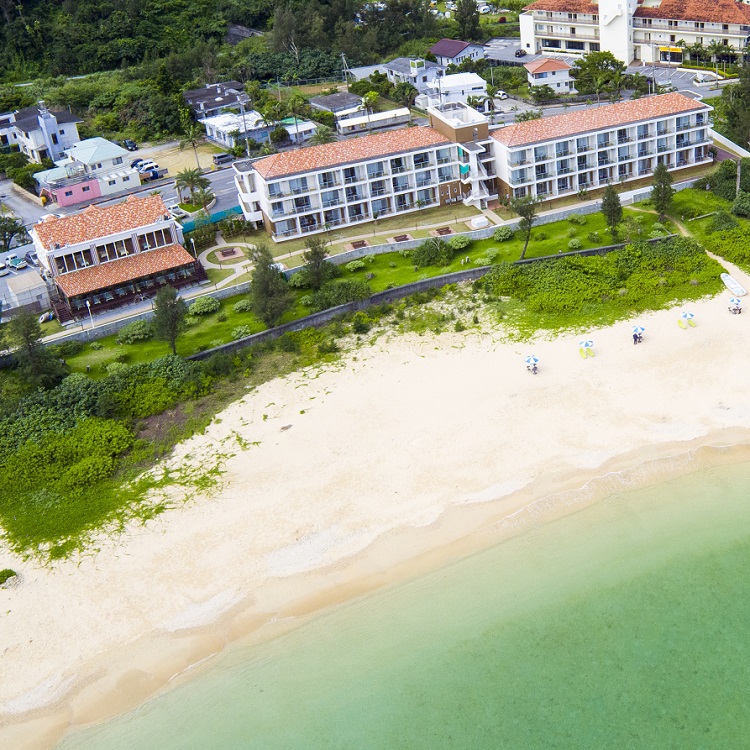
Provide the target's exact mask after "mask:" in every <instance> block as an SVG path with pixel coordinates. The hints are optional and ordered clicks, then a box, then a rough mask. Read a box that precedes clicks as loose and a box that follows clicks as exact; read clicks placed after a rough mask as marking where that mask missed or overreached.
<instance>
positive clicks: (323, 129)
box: [310, 125, 336, 146]
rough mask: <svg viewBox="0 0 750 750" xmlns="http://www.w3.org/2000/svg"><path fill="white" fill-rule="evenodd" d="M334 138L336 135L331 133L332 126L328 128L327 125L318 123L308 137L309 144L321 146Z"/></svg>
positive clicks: (331, 141)
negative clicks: (311, 134) (310, 136)
mask: <svg viewBox="0 0 750 750" xmlns="http://www.w3.org/2000/svg"><path fill="white" fill-rule="evenodd" d="M335 140H336V136H335V135H334V133H333V128H329V127H328V125H318V127H317V128H315V132H314V133H313V136H312V138H310V144H311V145H312V146H322V145H323V144H324V143H333V141H335Z"/></svg>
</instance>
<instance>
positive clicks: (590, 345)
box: [580, 339, 594, 349]
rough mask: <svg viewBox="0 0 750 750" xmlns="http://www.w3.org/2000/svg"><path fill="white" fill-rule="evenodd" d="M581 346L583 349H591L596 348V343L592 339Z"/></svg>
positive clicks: (583, 342)
mask: <svg viewBox="0 0 750 750" xmlns="http://www.w3.org/2000/svg"><path fill="white" fill-rule="evenodd" d="M580 346H581V348H582V349H591V347H593V346H594V342H593V341H592V340H591V339H586V340H585V341H581V343H580Z"/></svg>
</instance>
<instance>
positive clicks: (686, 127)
mask: <svg viewBox="0 0 750 750" xmlns="http://www.w3.org/2000/svg"><path fill="white" fill-rule="evenodd" d="M694 127H696V126H695V125H691V124H690V123H689V122H688V123H682V124H681V125H678V126H677V132H678V133H679V132H680V131H682V130H690V128H694Z"/></svg>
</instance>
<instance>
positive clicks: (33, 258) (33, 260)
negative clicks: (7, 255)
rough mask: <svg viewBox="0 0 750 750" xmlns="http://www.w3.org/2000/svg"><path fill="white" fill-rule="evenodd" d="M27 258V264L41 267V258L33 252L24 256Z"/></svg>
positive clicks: (30, 251)
mask: <svg viewBox="0 0 750 750" xmlns="http://www.w3.org/2000/svg"><path fill="white" fill-rule="evenodd" d="M24 257H25V258H26V262H27V263H28V264H29V265H30V266H36V267H38V266H39V258H38V257H37V254H36V253H35V252H34V251H33V250H29V252H28V253H26V255H25V256H24Z"/></svg>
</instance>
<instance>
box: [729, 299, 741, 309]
mask: <svg viewBox="0 0 750 750" xmlns="http://www.w3.org/2000/svg"><path fill="white" fill-rule="evenodd" d="M729 303H730V304H732V305H737V307H739V306H740V305H741V304H742V302H741V301H740V300H739V299H738V298H737V297H730V298H729Z"/></svg>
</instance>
